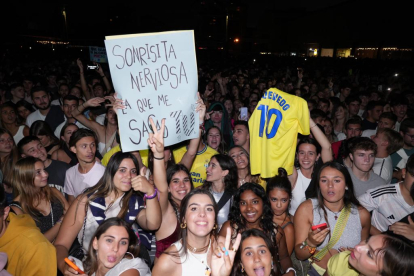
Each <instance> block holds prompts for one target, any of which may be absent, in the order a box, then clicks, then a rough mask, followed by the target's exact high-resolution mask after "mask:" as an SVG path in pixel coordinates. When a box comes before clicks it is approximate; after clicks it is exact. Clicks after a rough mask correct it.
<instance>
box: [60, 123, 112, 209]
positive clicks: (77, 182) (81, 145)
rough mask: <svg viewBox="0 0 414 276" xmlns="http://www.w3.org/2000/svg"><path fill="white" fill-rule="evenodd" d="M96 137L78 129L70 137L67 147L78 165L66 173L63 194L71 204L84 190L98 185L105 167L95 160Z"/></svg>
mask: <svg viewBox="0 0 414 276" xmlns="http://www.w3.org/2000/svg"><path fill="white" fill-rule="evenodd" d="M96 145H97V137H96V135H95V133H94V132H93V131H91V130H89V129H79V130H77V131H75V132H74V133H73V134H72V136H71V137H70V141H69V147H70V150H71V151H72V152H74V153H75V154H76V157H77V158H78V160H79V163H78V164H77V165H75V166H73V167H71V168H70V169H68V170H67V171H66V177H65V188H64V189H65V194H67V195H68V202H69V204H71V203H72V202H73V201H74V200H75V198H76V197H77V196H78V195H80V194H81V193H82V192H83V191H84V190H85V189H86V188H89V187H92V186H94V185H95V184H96V183H98V181H99V179H101V177H102V175H103V174H104V171H105V167H104V166H102V165H101V163H99V162H97V161H96V160H95V152H96Z"/></svg>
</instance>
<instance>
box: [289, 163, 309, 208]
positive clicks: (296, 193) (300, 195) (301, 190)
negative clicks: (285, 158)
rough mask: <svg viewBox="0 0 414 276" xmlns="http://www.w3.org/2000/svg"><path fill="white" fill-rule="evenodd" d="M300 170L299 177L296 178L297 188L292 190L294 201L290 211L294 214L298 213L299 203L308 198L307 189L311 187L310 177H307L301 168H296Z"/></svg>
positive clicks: (291, 203)
mask: <svg viewBox="0 0 414 276" xmlns="http://www.w3.org/2000/svg"><path fill="white" fill-rule="evenodd" d="M296 171H297V172H298V179H297V180H296V185H295V188H293V190H292V201H291V202H290V209H289V213H290V214H291V215H292V216H293V215H295V213H296V210H297V209H298V207H299V205H300V204H301V203H302V202H304V201H305V200H306V195H305V192H306V189H307V188H308V187H309V184H310V182H311V179H310V178H306V177H305V176H304V175H303V174H302V172H301V171H300V169H297V170H296Z"/></svg>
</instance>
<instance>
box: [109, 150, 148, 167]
mask: <svg viewBox="0 0 414 276" xmlns="http://www.w3.org/2000/svg"><path fill="white" fill-rule="evenodd" d="M118 151H121V148H120V147H119V145H117V146H116V147H113V148H112V149H111V150H110V151H108V152H107V153H105V155H104V157H103V158H102V160H101V164H102V165H104V166H105V167H106V166H107V165H108V162H109V159H111V157H112V155H114V154H115V153H117V152H118ZM139 154H140V155H141V159H142V164H144V166H145V167H148V150H140V151H139Z"/></svg>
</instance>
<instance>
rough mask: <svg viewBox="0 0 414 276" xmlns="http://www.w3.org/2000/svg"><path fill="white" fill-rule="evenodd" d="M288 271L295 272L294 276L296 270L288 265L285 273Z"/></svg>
mask: <svg viewBox="0 0 414 276" xmlns="http://www.w3.org/2000/svg"><path fill="white" fill-rule="evenodd" d="M290 271H293V272H295V276H296V270H295V269H294V268H293V267H289V268H288V269H287V270H286V272H285V274H287V273H289V272H290Z"/></svg>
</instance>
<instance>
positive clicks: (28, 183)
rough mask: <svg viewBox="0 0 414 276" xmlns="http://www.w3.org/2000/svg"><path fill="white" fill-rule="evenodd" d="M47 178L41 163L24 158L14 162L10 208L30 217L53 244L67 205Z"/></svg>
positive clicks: (37, 160) (32, 158)
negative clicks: (13, 196)
mask: <svg viewBox="0 0 414 276" xmlns="http://www.w3.org/2000/svg"><path fill="white" fill-rule="evenodd" d="M47 178H48V173H47V172H46V171H45V165H44V164H43V162H42V161H41V160H39V159H37V158H34V157H26V158H23V159H20V160H19V161H17V163H16V164H15V166H14V168H13V187H14V195H15V198H14V200H13V202H12V203H11V204H10V206H11V208H12V209H13V211H14V212H15V213H16V214H17V215H19V214H29V215H30V216H31V217H32V218H33V220H34V221H35V222H36V226H37V227H38V228H39V229H40V232H42V233H43V234H44V235H45V237H46V238H47V239H48V240H49V241H50V242H53V241H54V240H55V238H56V236H57V234H58V231H59V228H60V225H61V223H62V220H63V216H64V214H65V212H66V210H67V209H68V208H69V204H68V202H67V201H66V199H65V197H64V196H63V195H62V194H61V193H60V192H59V191H58V190H57V189H56V188H52V187H49V185H48V184H47Z"/></svg>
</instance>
